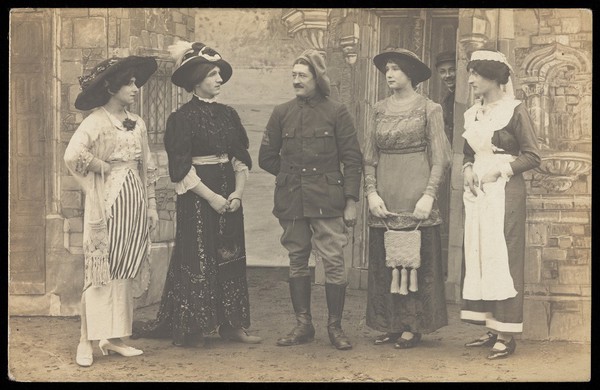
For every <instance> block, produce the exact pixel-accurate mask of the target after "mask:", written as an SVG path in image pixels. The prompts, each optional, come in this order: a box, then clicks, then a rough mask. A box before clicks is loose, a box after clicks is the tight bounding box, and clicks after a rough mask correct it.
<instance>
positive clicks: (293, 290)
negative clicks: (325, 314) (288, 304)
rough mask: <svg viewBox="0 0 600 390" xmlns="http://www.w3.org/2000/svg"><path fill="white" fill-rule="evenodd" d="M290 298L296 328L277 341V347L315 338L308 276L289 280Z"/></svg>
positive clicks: (305, 341) (306, 341)
mask: <svg viewBox="0 0 600 390" xmlns="http://www.w3.org/2000/svg"><path fill="white" fill-rule="evenodd" d="M289 283H290V296H291V297H292V306H293V307H294V312H295V313H296V326H295V327H294V329H292V331H291V332H290V333H288V334H287V335H286V336H284V337H282V338H280V339H279V340H277V345H279V346H282V347H287V346H290V345H298V344H304V343H309V342H311V341H313V339H314V337H315V328H314V326H313V324H312V316H311V314H310V276H301V277H297V278H290V279H289Z"/></svg>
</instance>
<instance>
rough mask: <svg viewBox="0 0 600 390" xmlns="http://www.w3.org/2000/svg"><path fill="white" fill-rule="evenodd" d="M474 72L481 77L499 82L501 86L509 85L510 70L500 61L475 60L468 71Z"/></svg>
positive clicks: (470, 63)
mask: <svg viewBox="0 0 600 390" xmlns="http://www.w3.org/2000/svg"><path fill="white" fill-rule="evenodd" d="M470 70H473V71H474V72H476V73H477V74H478V75H480V76H481V77H484V78H486V79H488V80H492V81H495V82H497V83H498V84H500V85H504V84H506V83H508V76H510V69H509V68H508V66H507V65H506V64H504V63H502V62H499V61H492V60H474V61H469V63H468V64H467V71H470Z"/></svg>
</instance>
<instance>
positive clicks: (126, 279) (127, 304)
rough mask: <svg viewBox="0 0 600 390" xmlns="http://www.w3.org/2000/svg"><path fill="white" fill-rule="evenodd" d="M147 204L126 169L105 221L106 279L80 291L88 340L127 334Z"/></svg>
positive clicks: (143, 250)
mask: <svg viewBox="0 0 600 390" xmlns="http://www.w3.org/2000/svg"><path fill="white" fill-rule="evenodd" d="M146 215H147V206H146V200H145V197H144V191H143V188H142V183H141V181H140V179H139V177H138V176H137V175H135V174H134V173H133V171H131V170H129V171H128V172H127V174H126V176H125V180H124V182H123V185H122V187H121V189H120V191H119V194H118V195H117V198H116V199H115V201H114V203H113V204H112V206H111V217H110V218H108V220H107V221H106V223H107V228H108V235H109V261H110V278H111V280H110V282H109V283H107V284H106V285H105V286H100V287H88V288H87V289H85V291H84V292H83V298H82V302H83V307H84V310H85V315H86V322H87V332H88V339H89V340H101V339H109V338H118V337H126V336H129V335H131V331H132V328H131V324H132V320H133V292H132V282H133V278H134V277H135V276H136V275H137V274H138V273H139V270H140V267H141V264H142V262H143V261H144V259H145V257H146V256H147V252H148V247H149V233H148V221H147V218H146Z"/></svg>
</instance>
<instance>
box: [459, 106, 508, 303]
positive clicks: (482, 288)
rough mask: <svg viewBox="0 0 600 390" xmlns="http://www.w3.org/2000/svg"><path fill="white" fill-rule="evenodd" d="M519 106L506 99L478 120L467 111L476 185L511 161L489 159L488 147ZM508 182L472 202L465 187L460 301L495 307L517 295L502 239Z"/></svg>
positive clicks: (504, 179)
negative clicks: (490, 172) (489, 173)
mask: <svg viewBox="0 0 600 390" xmlns="http://www.w3.org/2000/svg"><path fill="white" fill-rule="evenodd" d="M519 103H520V101H519V100H516V99H513V98H505V99H503V100H502V101H500V102H498V103H497V104H496V105H495V106H494V107H493V108H490V110H489V111H488V112H487V113H486V114H485V116H482V115H481V113H479V115H478V117H477V120H475V117H476V113H477V110H478V108H479V105H478V104H476V105H474V106H473V107H471V108H470V109H469V110H467V111H466V112H465V114H464V116H465V132H464V133H463V137H464V138H465V139H466V140H467V141H468V143H469V146H470V147H471V148H472V149H473V151H474V152H475V162H474V163H473V172H475V174H476V175H477V177H478V178H479V180H481V179H482V178H483V176H484V175H485V174H486V173H487V172H489V171H491V170H497V169H498V167H499V166H500V165H501V164H504V163H507V162H511V161H514V160H515V158H516V157H515V156H512V155H510V154H494V150H497V148H496V147H495V146H494V145H493V144H492V137H493V135H494V132H495V131H496V130H500V129H503V128H504V127H506V125H507V124H508V122H509V121H510V119H511V118H512V115H513V113H514V108H515V107H516V106H517V105H518V104H519ZM508 180H509V178H508V177H506V176H505V175H503V176H500V177H499V178H498V180H497V181H496V182H494V183H485V184H483V185H482V187H483V188H481V187H475V189H476V192H477V196H474V195H473V194H472V193H471V190H470V189H469V187H468V186H465V188H464V193H463V202H464V206H465V236H464V247H465V279H464V286H463V299H467V300H474V301H477V300H486V301H496V300H504V299H508V298H513V297H515V296H516V295H517V290H515V287H514V282H513V279H512V276H511V275H510V269H509V264H508V250H507V248H506V239H505V237H504V212H505V210H504V208H505V187H506V183H507V182H508Z"/></svg>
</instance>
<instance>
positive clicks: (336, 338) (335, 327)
mask: <svg viewBox="0 0 600 390" xmlns="http://www.w3.org/2000/svg"><path fill="white" fill-rule="evenodd" d="M325 296H326V298H327V309H328V310H329V317H328V319H327V334H328V335H329V341H330V342H331V344H333V345H334V346H335V347H336V348H337V349H339V350H347V349H352V344H351V343H350V339H349V338H348V336H346V334H345V333H344V331H343V330H342V313H343V312H344V302H345V300H346V284H331V283H325Z"/></svg>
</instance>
